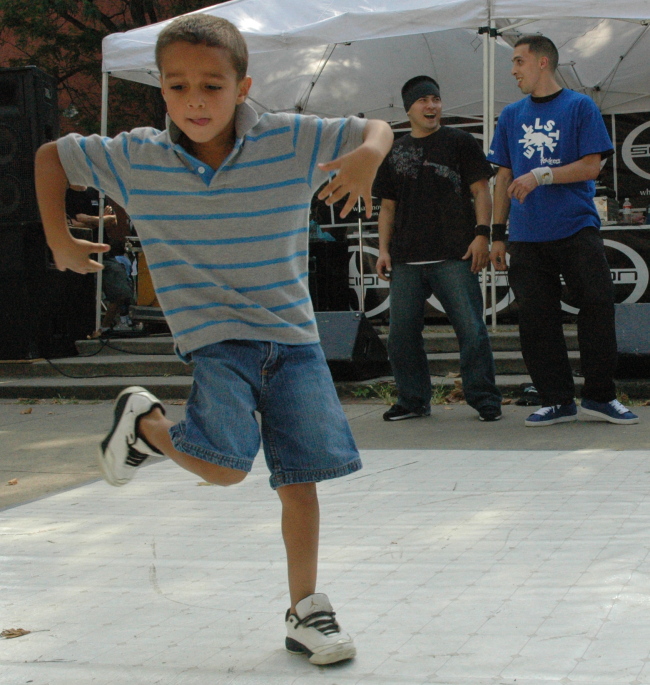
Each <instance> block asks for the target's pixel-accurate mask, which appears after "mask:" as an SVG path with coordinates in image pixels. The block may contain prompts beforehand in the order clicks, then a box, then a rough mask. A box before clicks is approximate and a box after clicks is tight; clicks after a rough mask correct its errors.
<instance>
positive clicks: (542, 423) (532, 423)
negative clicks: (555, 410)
mask: <svg viewBox="0 0 650 685" xmlns="http://www.w3.org/2000/svg"><path fill="white" fill-rule="evenodd" d="M577 420H578V417H577V416H560V417H559V418H557V419H549V420H548V421H529V420H528V419H526V420H525V421H524V425H526V426H528V427H529V428H530V427H533V428H537V427H540V428H541V427H542V426H554V425H555V424H556V423H571V422H573V421H577Z"/></svg>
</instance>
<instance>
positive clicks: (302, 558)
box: [278, 483, 356, 664]
mask: <svg viewBox="0 0 650 685" xmlns="http://www.w3.org/2000/svg"><path fill="white" fill-rule="evenodd" d="M278 495H279V497H280V501H281V502H282V537H283V538H284V544H285V547H286V550H287V566H288V574H289V595H290V597H291V608H289V609H288V610H287V614H286V617H285V622H286V627H287V638H286V641H285V646H286V648H287V650H288V651H290V652H292V653H294V654H306V655H307V656H308V657H309V661H311V662H312V663H313V664H332V663H335V662H337V661H343V660H344V659H351V658H352V657H354V656H355V655H356V649H355V647H354V643H353V641H352V638H351V637H350V636H349V635H348V634H347V633H346V632H344V631H343V630H341V626H340V625H339V624H338V621H337V620H336V619H335V615H336V614H335V612H334V610H333V609H332V605H331V604H330V601H329V599H328V598H327V595H324V594H322V593H316V592H315V590H316V576H317V572H318V535H319V526H320V513H319V507H318V495H317V493H316V483H296V484H293V485H285V486H283V487H281V488H278Z"/></svg>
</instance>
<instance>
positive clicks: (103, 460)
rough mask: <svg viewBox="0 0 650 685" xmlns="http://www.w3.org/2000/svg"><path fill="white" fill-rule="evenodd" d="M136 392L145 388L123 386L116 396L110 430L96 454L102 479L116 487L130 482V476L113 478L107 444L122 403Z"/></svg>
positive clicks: (122, 407)
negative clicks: (109, 467) (109, 466)
mask: <svg viewBox="0 0 650 685" xmlns="http://www.w3.org/2000/svg"><path fill="white" fill-rule="evenodd" d="M136 392H147V391H146V390H145V388H141V387H140V386H139V385H132V386H131V387H129V388H125V389H124V390H122V392H121V393H120V394H119V395H118V396H117V399H116V400H115V408H114V410H113V427H112V428H111V430H110V431H109V432H108V435H107V436H106V437H105V438H104V439H103V440H102V442H101V444H100V446H99V453H98V455H97V462H98V465H99V470H100V471H101V472H102V476H103V478H104V480H105V481H106V482H107V483H108V484H109V485H113V486H114V487H116V488H119V487H121V486H122V485H126V484H127V483H129V482H130V480H131V479H130V478H129V479H128V480H124V479H116V478H113V476H112V474H111V473H110V471H109V469H108V465H107V461H108V459H107V456H106V455H107V453H108V452H109V445H110V443H111V438H112V437H113V435H114V434H115V431H116V429H117V426H118V424H119V423H120V419H121V418H122V412H123V411H124V405H125V404H126V403H127V402H128V400H129V397H130V396H131V395H133V394H134V393H136Z"/></svg>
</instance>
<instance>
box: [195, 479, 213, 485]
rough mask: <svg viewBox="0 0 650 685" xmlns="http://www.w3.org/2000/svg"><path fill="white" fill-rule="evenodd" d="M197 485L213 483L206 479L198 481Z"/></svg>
mask: <svg viewBox="0 0 650 685" xmlns="http://www.w3.org/2000/svg"><path fill="white" fill-rule="evenodd" d="M197 485H214V483H208V482H207V481H205V480H202V481H200V482H198V483H197Z"/></svg>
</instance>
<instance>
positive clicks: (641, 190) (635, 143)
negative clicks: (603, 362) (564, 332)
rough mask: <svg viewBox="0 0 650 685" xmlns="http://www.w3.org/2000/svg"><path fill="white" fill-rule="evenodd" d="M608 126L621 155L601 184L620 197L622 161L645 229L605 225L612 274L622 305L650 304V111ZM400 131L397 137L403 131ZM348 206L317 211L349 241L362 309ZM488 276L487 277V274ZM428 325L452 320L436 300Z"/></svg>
mask: <svg viewBox="0 0 650 685" xmlns="http://www.w3.org/2000/svg"><path fill="white" fill-rule="evenodd" d="M445 123H446V124H455V125H458V124H460V125H462V127H463V128H465V129H466V130H469V131H470V132H471V133H473V134H474V135H475V136H476V137H477V138H479V139H481V137H482V124H481V123H480V122H468V121H467V120H462V119H453V120H451V119H446V120H445ZM605 123H606V124H607V126H608V129H609V131H610V134H611V133H612V131H615V136H612V137H613V138H614V137H615V139H616V152H617V154H616V157H615V158H610V159H608V160H607V161H606V163H605V165H604V166H603V170H602V172H601V176H600V177H599V181H598V184H599V186H600V185H602V186H605V188H607V189H610V194H611V195H612V196H613V195H614V194H615V193H614V187H615V182H614V163H616V181H617V184H618V194H617V197H618V199H619V203H620V205H622V204H623V201H624V199H625V198H630V201H631V203H632V206H633V208H635V209H637V210H639V211H638V212H636V213H635V219H636V221H637V223H638V222H641V221H643V222H644V224H643V226H641V225H639V226H634V227H633V226H622V225H611V226H603V228H602V236H603V240H604V242H605V251H606V254H607V260H608V262H609V265H610V269H611V273H612V281H613V283H614V290H615V294H616V302H617V303H634V302H650V288H649V287H648V286H649V282H650V277H649V265H650V226H648V225H647V224H645V218H644V217H645V212H642V211H641V210H643V209H646V208H648V206H650V112H644V113H639V114H625V115H621V114H619V115H616V116H615V117H612V116H610V115H607V116H605ZM402 132H403V130H402V131H400V130H399V129H397V131H396V135H397V136H399V135H400V133H402ZM342 206H343V203H338V204H337V205H336V206H335V207H333V208H330V207H327V206H326V205H325V204H324V203H322V202H319V201H315V202H314V205H313V207H312V209H313V215H314V218H315V219H316V221H317V222H318V223H319V224H320V225H321V226H322V228H323V229H324V230H328V229H329V230H331V231H332V233H333V234H335V235H336V237H337V239H340V240H342V239H347V242H348V252H349V255H350V260H349V288H350V308H351V309H353V310H360V309H361V290H362V288H361V273H362V269H361V264H360V261H359V251H360V250H359V221H358V218H356V216H355V218H351V217H350V216H348V217H346V219H345V220H342V219H341V218H340V217H339V213H340V210H341V207H342ZM378 213H379V203H378V201H376V202H375V204H374V205H373V216H372V218H371V219H366V218H365V216H364V218H363V220H362V234H363V286H364V287H363V290H364V291H365V312H366V316H367V317H368V318H370V319H373V320H375V322H376V323H388V318H389V309H390V298H389V292H390V291H389V284H388V283H387V282H386V281H382V280H380V279H379V278H378V276H377V272H376V270H375V263H376V261H377V257H378V256H379V239H378V234H377V215H378ZM486 277H487V284H486V285H487V303H486V305H487V315H488V317H491V314H492V302H491V282H492V275H491V274H490V273H489V272H488V273H487V276H486ZM481 278H482V275H481ZM495 278H496V298H495V299H496V312H497V318H498V321H500V322H504V323H506V322H507V323H514V322H516V320H517V316H516V313H517V303H516V302H515V299H514V294H513V292H512V290H511V288H510V286H509V283H508V273H507V272H501V273H497V274H496V275H495ZM563 309H564V311H565V312H566V313H567V315H571V314H576V313H577V309H576V308H575V306H574V304H573V303H571V302H570V301H569V300H568V298H565V299H564V301H563ZM425 319H426V321H427V322H428V323H446V321H447V320H446V317H445V315H444V311H443V309H442V307H441V305H440V303H439V302H438V301H437V300H436V299H435V297H431V298H430V299H429V301H428V304H427V307H426V310H425Z"/></svg>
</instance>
